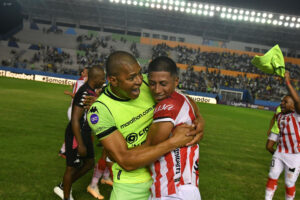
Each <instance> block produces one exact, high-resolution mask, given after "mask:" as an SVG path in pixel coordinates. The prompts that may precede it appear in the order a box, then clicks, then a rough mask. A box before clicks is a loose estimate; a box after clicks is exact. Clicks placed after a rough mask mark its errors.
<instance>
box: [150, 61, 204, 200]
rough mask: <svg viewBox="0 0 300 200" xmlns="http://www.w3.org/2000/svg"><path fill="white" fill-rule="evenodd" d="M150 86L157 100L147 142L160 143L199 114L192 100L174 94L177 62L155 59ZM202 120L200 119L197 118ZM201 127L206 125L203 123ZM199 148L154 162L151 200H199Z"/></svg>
mask: <svg viewBox="0 0 300 200" xmlns="http://www.w3.org/2000/svg"><path fill="white" fill-rule="evenodd" d="M148 79H149V87H150V90H151V93H152V96H153V98H154V99H155V101H156V103H157V104H156V106H155V110H154V116H153V123H152V127H151V128H153V129H154V130H155V131H151V130H150V131H149V135H148V137H147V142H150V144H151V145H156V144H159V143H161V142H163V141H165V140H167V139H168V138H169V137H170V136H171V135H172V130H173V129H174V128H175V127H176V126H177V125H180V124H183V123H186V124H192V122H193V121H194V120H195V119H196V115H195V112H194V109H193V106H192V103H191V101H190V100H189V99H188V98H187V97H186V96H184V95H182V94H180V93H178V92H176V91H175V88H176V87H177V85H178V82H179V79H178V76H177V66H176V63H175V62H174V61H173V60H171V59H170V58H168V57H165V56H161V57H158V58H156V59H154V60H153V61H152V62H151V63H150V64H149V67H148ZM198 118H199V117H198ZM200 119H201V120H202V125H203V126H204V120H203V118H202V117H201V116H200ZM198 163H199V145H198V144H195V145H193V146H184V147H181V148H177V149H175V150H173V151H171V152H169V153H167V154H165V155H164V156H162V157H160V158H159V159H158V160H157V161H156V162H154V163H153V164H152V165H151V167H150V169H151V174H152V179H153V181H154V182H153V184H152V186H151V200H157V199H161V200H171V199H172V200H173V199H178V200H179V199H193V200H200V199H201V196H200V192H199V188H198V177H199V176H198V175H199V172H198Z"/></svg>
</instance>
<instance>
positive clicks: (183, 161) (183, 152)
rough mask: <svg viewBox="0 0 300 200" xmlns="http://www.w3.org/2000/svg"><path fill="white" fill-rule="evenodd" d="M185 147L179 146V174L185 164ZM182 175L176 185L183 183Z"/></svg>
mask: <svg viewBox="0 0 300 200" xmlns="http://www.w3.org/2000/svg"><path fill="white" fill-rule="evenodd" d="M187 149H188V147H181V148H180V165H181V174H183V171H184V169H185V166H186V158H187ZM184 184H185V183H184V180H183V176H181V177H180V182H179V183H178V185H177V187H178V186H179V185H184Z"/></svg>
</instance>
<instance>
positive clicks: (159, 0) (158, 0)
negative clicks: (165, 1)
mask: <svg viewBox="0 0 300 200" xmlns="http://www.w3.org/2000/svg"><path fill="white" fill-rule="evenodd" d="M153 2H155V0H153ZM160 2H161V0H157V3H160Z"/></svg>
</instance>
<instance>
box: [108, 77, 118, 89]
mask: <svg viewBox="0 0 300 200" xmlns="http://www.w3.org/2000/svg"><path fill="white" fill-rule="evenodd" d="M107 80H108V82H109V83H110V84H111V85H112V86H113V87H117V86H118V79H117V77H116V76H108V77H107Z"/></svg>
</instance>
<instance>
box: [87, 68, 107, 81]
mask: <svg viewBox="0 0 300 200" xmlns="http://www.w3.org/2000/svg"><path fill="white" fill-rule="evenodd" d="M101 72H103V73H104V69H103V67H102V66H101V65H93V66H92V67H91V68H89V73H88V80H92V79H94V78H95V77H97V76H98V75H99V73H101Z"/></svg>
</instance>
